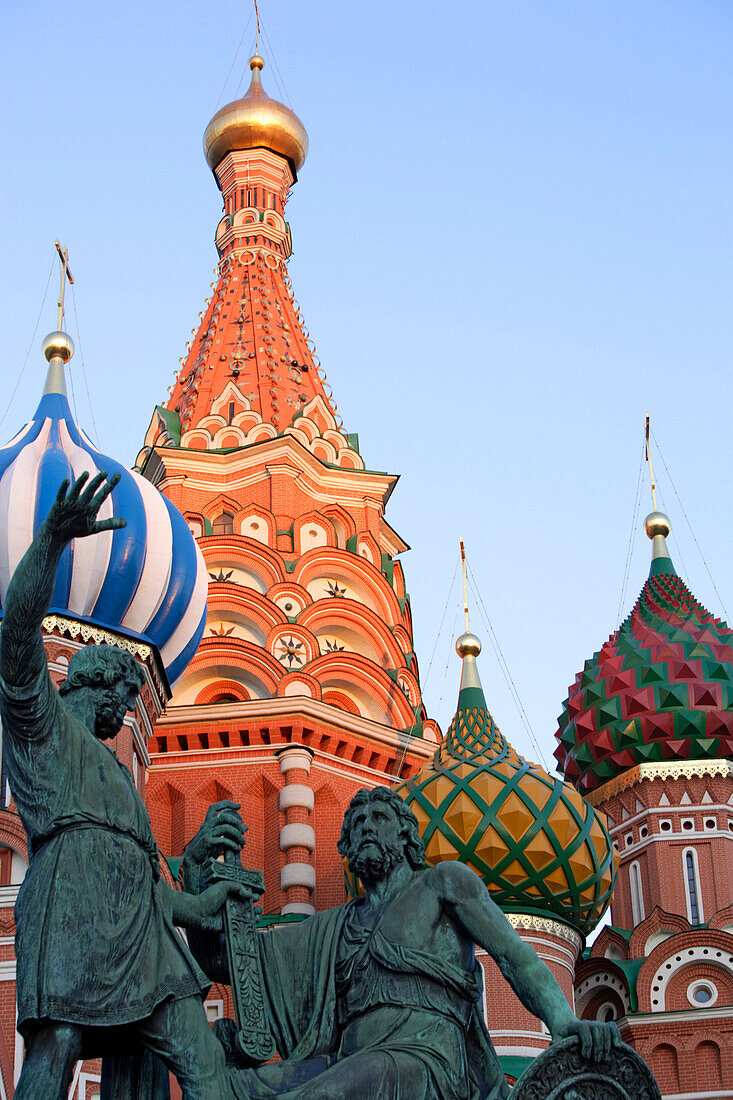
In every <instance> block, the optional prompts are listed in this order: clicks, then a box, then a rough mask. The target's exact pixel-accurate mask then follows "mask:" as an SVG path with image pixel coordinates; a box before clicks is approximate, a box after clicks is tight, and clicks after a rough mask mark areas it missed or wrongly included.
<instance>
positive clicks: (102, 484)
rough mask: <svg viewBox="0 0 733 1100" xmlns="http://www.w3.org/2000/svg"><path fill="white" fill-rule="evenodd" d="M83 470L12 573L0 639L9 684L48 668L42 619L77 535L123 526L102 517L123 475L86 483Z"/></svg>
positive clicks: (62, 491)
mask: <svg viewBox="0 0 733 1100" xmlns="http://www.w3.org/2000/svg"><path fill="white" fill-rule="evenodd" d="M87 479H88V474H82V475H81V477H79V478H78V479H77V480H76V481H75V482H74V484H73V485H72V486H71V488H69V482H68V481H64V482H63V483H62V485H61V486H60V488H59V491H58V494H57V496H56V500H55V501H54V503H53V504H52V505H51V509H50V511H49V513H48V515H47V516H46V519H45V520H44V521H43V523H42V524H41V526H40V528H39V530H38V534H37V535H36V537H35V538H34V540H33V542H32V543H31V545H30V546H29V547H28V549H27V550H26V552H25V554H24V555H23V558H22V560H21V562H20V564H19V565H18V567H17V569H16V570H15V572H14V573H13V576H12V578H11V581H10V584H9V585H8V592H7V596H6V599H5V614H4V616H3V625H2V635H1V639H0V675H2V677H3V679H4V680H5V682H6V683H9V684H14V685H16V686H21V685H23V684H30V683H32V682H33V680H34V679H35V678H36V677H37V676H38V675H39V674H40V673H41V671H42V670H43V669H44V668H45V667H46V654H45V651H44V648H43V639H42V636H41V622H42V621H43V616H44V615H45V614H46V612H47V611H48V608H49V606H50V603H51V596H52V594H53V585H54V580H55V577H56V570H57V568H58V564H59V559H60V558H61V554H62V552H63V550H64V548H65V547H66V546H67V544H68V543H69V542H71V540H72V539H75V538H85V537H86V536H87V535H96V534H98V532H100V531H109V530H113V529H115V528H117V527H124V526H125V522H126V521H125V520H124V519H121V518H119V517H113V518H111V519H104V520H97V519H96V516H97V512H98V511H99V509H100V507H101V506H102V504H103V502H104V501H105V500H106V498H107V497H108V496H109V494H110V493H111V492H112V490H113V489H114V487H115V485H116V484H117V482H118V481H119V479H120V475H119V474H115V475H114V477H112V478H110V479H109V481H107V474H106V472H104V473H100V474H97V476H96V477H95V478H93V479H92V481H90V482H89V484H88V485H87V484H86V482H87Z"/></svg>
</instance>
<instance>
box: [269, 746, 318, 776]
mask: <svg viewBox="0 0 733 1100" xmlns="http://www.w3.org/2000/svg"><path fill="white" fill-rule="evenodd" d="M277 759H278V763H279V765H280V772H281V774H282V775H287V774H288V772H289V771H292V770H293V768H300V770H301V771H304V772H308V773H309V772H310V770H311V761H312V760H313V753H312V752H311V751H310V749H306V748H304V747H303V746H302V745H286V746H285V747H284V748H282V749H280V751H279V752H277Z"/></svg>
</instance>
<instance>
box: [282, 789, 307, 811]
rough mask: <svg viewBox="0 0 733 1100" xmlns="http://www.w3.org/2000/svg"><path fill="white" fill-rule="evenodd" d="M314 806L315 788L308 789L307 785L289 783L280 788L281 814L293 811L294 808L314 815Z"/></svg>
mask: <svg viewBox="0 0 733 1100" xmlns="http://www.w3.org/2000/svg"><path fill="white" fill-rule="evenodd" d="M314 806H315V795H314V794H313V788H312V787H307V786H306V785H305V783H287V784H286V785H285V786H284V787H281V788H280V812H281V813H286V812H287V810H292V809H293V808H294V807H297V808H298V809H300V810H309V811H310V812H311V813H312V812H313V807H314Z"/></svg>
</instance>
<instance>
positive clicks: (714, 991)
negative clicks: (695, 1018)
mask: <svg viewBox="0 0 733 1100" xmlns="http://www.w3.org/2000/svg"><path fill="white" fill-rule="evenodd" d="M697 989H707V991H708V993H709V994H710V1000H709V1001H696V1000H695V990H697ZM717 999H718V987H717V985H714V984H713V982H709V981H706V980H705V979H704V978H698V979H697V981H694V982H690V984H689V985H688V987H687V1000H688V1001H689V1002H690V1004H691V1005H692V1007H693V1008H698V1009H705V1008H712V1007H713V1005H714V1004H715V1002H716V1001H717Z"/></svg>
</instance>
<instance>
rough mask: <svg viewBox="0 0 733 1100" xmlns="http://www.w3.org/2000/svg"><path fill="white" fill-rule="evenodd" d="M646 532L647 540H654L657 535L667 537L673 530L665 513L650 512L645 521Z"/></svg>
mask: <svg viewBox="0 0 733 1100" xmlns="http://www.w3.org/2000/svg"><path fill="white" fill-rule="evenodd" d="M644 530H645V531H646V534H647V538H650V539H653V538H654V536H655V535H661V536H662V538H665V539H666V537H667V535H668V534H669V532H670V530H671V526H670V522H669V519H668V517H667V516H665V514H664V512H650V513H649V515H648V516H647V517H646V519H645V520H644Z"/></svg>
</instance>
